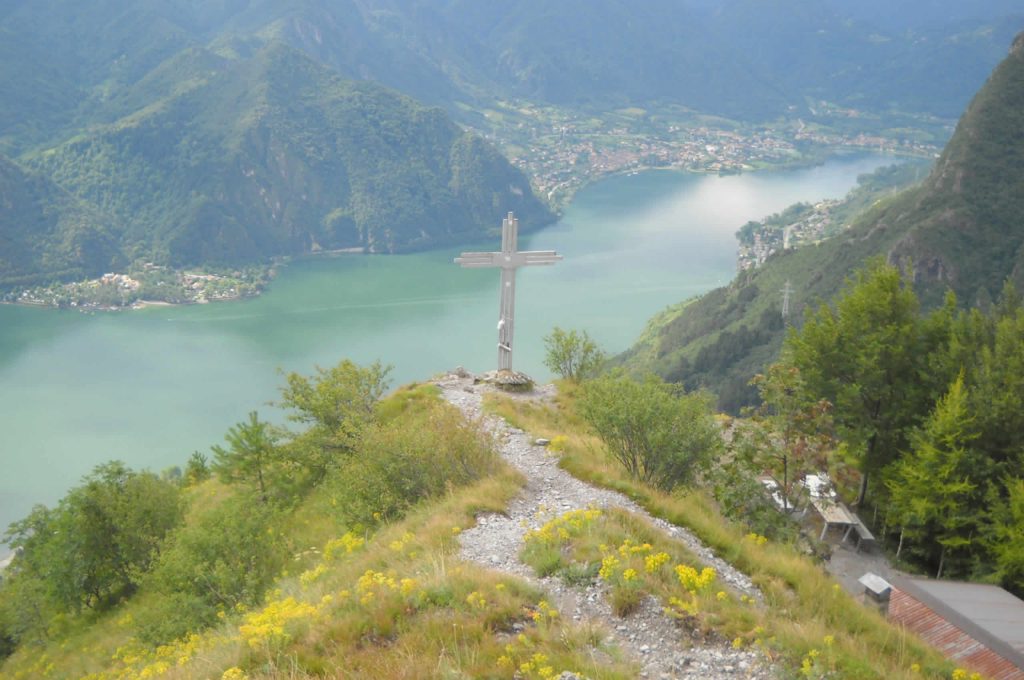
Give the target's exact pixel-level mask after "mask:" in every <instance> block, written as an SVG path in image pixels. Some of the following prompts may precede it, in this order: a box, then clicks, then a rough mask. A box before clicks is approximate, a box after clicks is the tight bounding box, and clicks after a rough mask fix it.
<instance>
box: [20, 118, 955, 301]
mask: <svg viewBox="0 0 1024 680" xmlns="http://www.w3.org/2000/svg"><path fill="white" fill-rule="evenodd" d="M509 110H514V112H515V116H509V115H508V112H509ZM840 113H841V114H842V115H844V116H847V117H856V112H851V111H848V110H842V111H840ZM494 117H495V119H494V120H492V123H493V125H492V127H491V128H490V129H489V130H477V132H479V133H480V134H483V135H484V136H485V137H487V138H488V139H490V140H491V141H492V142H493V143H495V144H497V145H498V146H499V147H500V148H502V150H503V151H504V152H505V153H506V155H508V157H509V159H510V160H511V162H512V163H513V164H514V165H515V166H517V167H518V168H520V169H521V170H522V171H523V172H524V174H526V176H527V177H529V178H530V181H531V183H532V185H533V188H534V190H535V191H536V192H537V194H538V195H539V196H540V197H541V198H542V199H543V200H545V201H547V202H548V204H550V205H551V206H552V207H553V208H554V209H556V210H558V209H560V208H562V207H564V206H565V205H566V204H567V203H568V202H569V201H570V200H571V198H572V196H573V195H574V194H575V192H576V191H577V190H579V189H580V188H581V187H583V186H585V185H587V184H589V183H592V182H595V181H597V180H599V179H601V178H603V177H607V176H611V175H615V174H622V173H630V174H636V173H639V172H640V171H641V170H648V169H656V168H661V169H674V170H678V171H685V172H698V173H717V174H720V175H727V174H738V173H741V172H744V171H751V170H758V169H765V168H781V167H789V166H796V165H807V164H813V163H816V162H819V161H820V160H823V159H824V158H826V157H828V155H830V154H832V153H835V152H836V151H837V150H853V151H871V152H878V153H888V154H892V155H894V156H900V157H904V158H907V157H909V158H918V159H931V158H933V157H935V155H936V154H937V153H938V147H937V146H935V145H934V144H931V143H927V142H922V141H918V140H915V139H911V138H897V137H890V136H885V135H880V134H867V133H864V132H857V133H851V134H842V133H839V132H835V131H831V130H829V129H827V128H822V127H821V126H819V125H809V124H807V123H805V122H804V121H802V120H796V121H790V122H788V123H779V124H778V125H776V126H761V127H756V128H752V127H749V126H738V125H735V124H732V123H730V122H729V121H723V120H719V119H714V120H713V121H703V122H702V123H701V124H693V122H692V121H691V122H690V123H686V122H670V121H673V120H675V121H679V120H680V119H679V118H675V117H673V116H665V115H651V114H649V113H648V112H647V111H645V110H643V109H639V108H630V109H623V110H620V111H617V112H611V113H609V114H607V115H602V116H590V115H587V114H584V113H578V112H571V111H565V110H560V109H552V108H550V107H544V108H541V107H537V106H534V105H529V104H520V105H517V108H514V109H508V110H506V111H504V113H503V114H495V116H494ZM841 205H843V201H839V200H826V201H821V202H819V203H816V204H814V205H806V204H798V205H797V206H793V207H792V208H791V209H789V210H787V211H785V212H784V213H783V217H781V218H780V216H779V215H773V216H771V217H769V218H765V219H764V220H762V221H760V222H750V223H748V225H745V226H744V227H741V228H740V230H739V231H738V232H737V237H738V239H739V248H738V253H737V267H738V269H740V270H743V269H748V268H750V267H755V266H758V265H760V264H762V263H763V262H764V261H765V260H766V259H767V258H768V257H769V256H770V255H771V254H773V253H775V252H778V251H779V250H782V249H786V248H790V247H797V246H799V245H803V244H805V243H813V242H815V241H818V240H820V239H822V238H824V237H826V236H828V235H830V234H831V233H832V231H834V229H833V230H832V231H830V225H832V223H833V222H834V219H833V214H832V213H833V211H834V210H835V209H836V207H837V206H841ZM797 208H798V209H799V210H798V211H797V213H793V214H791V213H790V211H791V210H794V209H797ZM780 219H781V222H780ZM752 225H753V226H752ZM273 275H274V268H273V265H271V264H264V265H255V266H250V267H247V268H244V269H233V270H226V271H212V270H202V271H197V270H174V269H171V268H169V267H164V266H160V265H156V264H154V263H152V262H147V263H143V264H140V265H134V266H133V267H131V268H130V270H129V271H127V272H108V273H106V274H104V275H103V276H101V277H99V278H96V279H90V280H87V281H79V282H73V283H64V284H59V283H55V284H52V285H49V286H37V287H33V288H27V289H20V290H12V291H8V292H6V293H5V294H3V295H0V303H7V304H22V305H32V306H46V307H60V308H71V309H77V310H80V311H85V312H93V311H116V310H123V309H138V308H141V307H145V306H147V305H154V304H205V303H209V302H223V301H230V300H238V299H243V298H248V297H254V296H257V295H259V294H260V293H261V292H262V290H263V289H264V287H265V286H266V284H267V283H268V282H269V281H270V279H271V278H272V277H273Z"/></svg>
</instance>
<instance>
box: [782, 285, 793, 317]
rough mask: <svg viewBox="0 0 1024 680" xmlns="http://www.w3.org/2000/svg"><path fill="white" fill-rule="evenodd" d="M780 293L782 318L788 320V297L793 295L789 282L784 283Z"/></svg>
mask: <svg viewBox="0 0 1024 680" xmlns="http://www.w3.org/2000/svg"><path fill="white" fill-rule="evenodd" d="M779 292H780V293H782V318H783V319H788V318H789V296H790V295H792V293H793V287H792V286H790V285H789V281H788V280H787V281H786V285H785V286H784V287H783V288H782V290H780V291H779Z"/></svg>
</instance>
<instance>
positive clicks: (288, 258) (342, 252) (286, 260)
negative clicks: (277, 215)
mask: <svg viewBox="0 0 1024 680" xmlns="http://www.w3.org/2000/svg"><path fill="white" fill-rule="evenodd" d="M861 154H868V155H870V154H874V155H885V156H891V157H892V158H894V159H899V158H904V159H910V158H920V157H921V156H920V155H918V154H912V153H906V152H901V151H898V150H886V151H885V152H884V153H879V152H878V151H871V150H867V149H860V148H850V147H845V146H838V147H833V148H830V149H829V150H828V151H827V152H826V153H819V154H813V155H804V156H803V157H801V158H798V159H793V160H792V161H789V162H786V163H775V164H766V165H751V166H743V167H742V168H737V169H734V170H733V169H730V170H728V171H723V170H711V169H697V168H685V167H680V166H647V165H642V166H636V167H628V168H619V169H616V170H610V171H606V172H602V173H600V174H598V175H595V176H591V177H588V178H586V180H585V181H583V182H581V183H580V184H579V185H578V186H575V187H573V189H572V191H571V192H570V193H568V194H567V195H566V196H564V197H560V198H561V199H562V200H559V201H558V202H557V203H554V204H551V203H549V207H550V208H551V210H552V211H553V213H554V214H555V215H556V217H559V218H560V217H561V216H562V214H563V209H564V208H565V207H566V206H567V205H568V204H569V203H571V202H572V200H573V198H574V197H575V195H576V194H577V193H578V192H579V191H581V190H583V189H585V188H587V187H589V186H591V185H594V184H597V183H599V182H601V181H604V180H608V179H613V178H616V177H629V176H634V175H639V174H641V173H649V172H655V171H657V172H672V173H678V174H682V175H698V176H703V175H718V176H720V177H725V176H729V175H742V174H744V173H747V172H753V173H757V172H765V171H767V172H785V171H793V170H799V169H803V168H810V167H815V166H818V165H822V164H823V163H826V162H828V161H829V160H830V159H833V158H836V157H842V156H851V155H861ZM556 221H557V220H556ZM541 228H543V227H541ZM428 250H429V249H428ZM373 254H380V253H373V252H368V251H367V250H366V248H364V247H362V246H355V247H350V248H335V249H330V250H318V251H315V252H309V253H301V254H297V255H283V256H277V257H275V258H272V259H271V260H270V261H269V262H268V263H266V264H264V265H259V266H266V267H267V282H266V283H267V286H269V284H270V282H271V281H272V280H273V279H274V278H276V274H277V268H278V267H280V266H287V265H288V264H290V263H291V262H297V261H304V260H317V259H322V258H330V259H333V258H339V257H346V256H352V255H373ZM176 273H177V274H179V275H182V274H187V273H189V270H184V269H183V270H180V271H177V272H176ZM89 282H90V281H86V282H73V283H72V284H66V285H83V284H85V283H89ZM264 289H265V288H264V287H260V288H258V289H257V290H255V291H254V292H252V293H249V294H246V295H232V296H227V297H205V296H202V295H201V296H200V297H199V298H197V299H195V300H187V301H182V302H168V301H166V300H145V299H139V300H135V301H133V302H131V303H130V304H125V305H100V304H92V303H89V302H84V303H82V302H78V301H75V302H73V303H71V304H53V303H49V302H46V301H43V300H38V299H32V300H18V299H15V300H0V305H12V306H19V307H38V308H44V309H70V310H74V311H77V312H81V313H83V314H95V313H96V312H125V311H132V310H141V309H146V308H149V307H185V306H190V305H202V304H210V303H220V302H238V301H242V300H247V299H250V298H256V297H259V296H260V295H262V294H263V291H264Z"/></svg>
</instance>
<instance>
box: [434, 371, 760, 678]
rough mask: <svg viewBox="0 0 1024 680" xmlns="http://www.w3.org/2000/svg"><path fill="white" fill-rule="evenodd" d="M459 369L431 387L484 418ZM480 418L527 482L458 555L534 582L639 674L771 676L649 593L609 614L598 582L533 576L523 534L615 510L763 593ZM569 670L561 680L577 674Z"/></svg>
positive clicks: (537, 395)
mask: <svg viewBox="0 0 1024 680" xmlns="http://www.w3.org/2000/svg"><path fill="white" fill-rule="evenodd" d="M459 373H461V375H460V374H459ZM459 373H451V374H448V375H446V376H444V377H443V378H441V379H440V380H438V381H436V384H437V385H438V386H439V387H440V388H441V390H442V392H443V395H444V398H445V399H447V400H448V401H449V402H450V403H452V404H454V405H455V406H457V407H458V408H459V409H460V410H461V411H462V412H463V414H465V415H466V417H468V418H469V419H471V420H478V419H481V418H483V414H482V410H481V403H482V396H481V394H482V393H483V392H486V391H487V390H490V389H494V388H492V387H490V386H488V385H486V384H482V383H481V384H477V386H476V388H475V389H471V391H467V388H471V385H472V384H473V378H472V376H469V375H467V374H466V373H465V371H460V372H459ZM512 396H513V397H514V398H518V399H536V400H542V401H548V400H550V399H552V398H553V396H554V386H553V385H545V386H543V387H540V388H538V389H536V390H534V391H533V392H529V393H522V394H515V395H512ZM482 422H483V427H484V428H485V429H486V430H487V431H488V432H490V433H491V435H492V436H494V437H495V440H496V442H497V445H498V449H499V451H500V452H501V454H502V456H503V457H504V458H505V460H506V461H507V462H508V463H509V464H511V465H512V466H513V467H515V468H516V469H517V470H519V471H520V472H521V473H522V474H523V475H524V476H525V477H526V480H527V483H526V487H525V489H524V490H523V492H522V493H521V494H520V495H519V496H518V497H516V498H515V499H514V500H513V501H512V502H511V503H510V504H509V507H508V510H507V512H506V513H505V514H492V513H488V514H481V515H479V516H478V517H477V524H476V526H474V527H472V528H470V529H467V530H465V531H463V532H462V533H461V534H460V542H461V556H462V557H463V558H464V559H466V560H470V561H473V562H476V563H478V564H481V565H483V566H485V567H487V568H490V569H497V570H500V571H503V572H505V573H508V574H513V575H515V576H518V577H520V578H524V579H526V580H528V581H530V582H532V583H535V584H537V585H539V586H540V587H541V588H543V589H544V590H545V591H546V592H548V593H549V595H550V600H551V602H552V603H553V604H554V605H555V606H556V607H557V608H558V610H559V611H560V612H561V613H562V615H563V616H571V617H572V618H573V620H574V621H576V622H583V621H591V622H596V623H599V624H602V625H603V626H604V627H605V628H606V629H607V630H608V631H609V635H608V640H609V642H612V643H614V644H616V645H618V646H619V647H620V648H621V649H623V650H624V651H625V652H626V653H627V654H629V655H630V656H631V657H632V658H633V659H634V660H635V661H636V663H637V664H638V665H639V667H640V669H641V672H640V677H643V678H659V679H660V678H706V679H709V680H719V679H723V680H724V679H729V678H759V679H760V678H770V677H773V675H774V674H773V673H772V672H771V668H770V667H768V666H767V664H766V660H765V658H764V657H763V656H762V655H760V654H758V653H757V652H754V651H752V650H749V649H740V650H737V649H733V648H732V646H731V645H730V644H728V643H727V642H724V641H720V640H703V639H701V640H694V639H692V637H691V635H690V633H689V631H687V630H685V629H684V628H682V627H680V626H679V625H678V624H677V622H676V621H675V620H674V619H671V618H669V617H668V616H666V615H665V614H664V613H663V611H662V607H661V605H660V604H659V603H658V602H657V600H656V599H655V598H653V597H649V598H647V599H646V600H645V601H644V602H643V603H641V606H640V607H639V608H638V610H637V611H635V612H633V613H632V614H630V615H629V616H627V617H625V618H621V619H620V618H618V617H616V616H615V615H614V614H613V613H612V610H611V605H610V604H609V603H608V600H607V598H606V597H605V595H606V592H605V591H606V587H605V585H604V584H603V583H600V582H595V583H591V584H589V585H586V586H583V587H579V588H575V587H571V586H568V585H567V584H565V583H563V582H562V581H561V579H558V578H545V579H538V578H537V577H536V576H535V575H534V573H533V570H532V569H531V568H530V567H529V566H527V565H526V564H524V563H522V562H521V561H520V560H519V551H520V549H521V548H522V546H523V535H524V534H525V533H526V531H527V530H530V529H537V528H539V527H540V526H541V525H542V524H544V523H545V522H547V521H548V520H550V519H552V518H554V517H557V516H559V515H561V514H563V513H565V512H567V511H569V510H574V509H582V508H587V507H591V506H593V507H599V508H611V507H620V508H623V509H625V510H628V511H629V512H633V513H636V514H638V515H640V516H642V517H645V518H646V519H647V520H649V521H650V522H651V523H653V524H654V525H655V526H657V527H658V528H660V529H661V530H662V531H664V532H665V533H666V534H668V535H669V536H671V537H672V538H674V539H676V540H679V541H682V542H683V543H684V544H686V545H687V547H689V548H690V550H692V551H693V552H694V553H695V554H697V555H698V556H700V558H701V560H703V561H704V563H705V564H707V565H709V566H712V567H714V568H715V570H716V571H717V572H718V577H719V579H720V580H722V581H724V582H726V583H728V584H729V585H730V586H731V587H732V588H733V589H735V590H737V591H739V592H740V593H744V594H746V595H748V596H750V597H754V598H756V599H757V600H759V601H760V600H761V599H762V598H761V593H760V592H759V591H758V590H757V588H756V587H755V586H754V585H753V583H751V581H750V579H749V578H748V577H747V576H746V575H745V574H743V573H742V572H740V571H738V570H737V569H736V568H734V567H733V566H732V565H730V564H729V563H728V562H725V561H724V560H722V559H720V558H718V557H717V556H716V555H715V554H714V552H713V551H712V550H710V549H709V548H708V547H707V546H705V545H703V544H702V543H701V542H700V541H699V540H698V539H697V538H696V537H695V536H694V535H693V534H691V533H690V532H689V531H688V530H686V529H684V528H682V527H678V526H675V525H673V524H670V523H669V522H666V521H664V520H662V519H658V518H655V517H651V516H650V515H649V514H648V513H647V512H646V511H645V510H644V509H643V508H641V507H640V506H639V505H637V504H636V503H634V502H633V501H632V500H630V499H628V498H627V497H625V496H623V495H622V494H619V493H616V492H614V491H609V490H606V489H600V488H597V487H594V486H591V485H589V484H586V483H585V482H582V481H580V480H578V479H576V478H575V477H573V476H572V475H570V474H569V473H567V472H565V471H564V470H562V469H561V468H559V467H558V457H557V455H556V454H554V453H553V452H551V451H549V450H548V449H547V448H545V447H544V446H542V445H538V444H537V442H536V441H534V440H533V439H532V438H531V437H530V436H529V435H528V434H526V433H525V432H523V431H522V430H519V429H517V428H514V427H511V426H509V425H508V424H507V423H506V422H505V421H504V420H502V419H501V418H497V417H494V416H487V417H486V418H483V421H482ZM565 675H566V674H563V677H565ZM567 675H568V677H566V680H568V678H570V677H575V676H573V675H572V674H567Z"/></svg>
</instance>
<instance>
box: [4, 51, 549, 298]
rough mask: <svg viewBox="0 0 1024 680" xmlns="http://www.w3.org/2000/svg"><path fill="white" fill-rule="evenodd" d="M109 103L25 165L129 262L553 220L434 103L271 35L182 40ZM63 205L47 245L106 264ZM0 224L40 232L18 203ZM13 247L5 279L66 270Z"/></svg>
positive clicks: (396, 245)
mask: <svg viewBox="0 0 1024 680" xmlns="http://www.w3.org/2000/svg"><path fill="white" fill-rule="evenodd" d="M245 48H246V44H244V43H239V44H236V45H234V46H233V52H234V55H239V54H240V53H242V51H243V50H245ZM223 51H226V50H223ZM107 107H108V110H111V111H113V110H121V111H124V112H128V113H125V115H123V116H120V117H118V118H117V119H116V120H114V121H113V122H111V123H109V124H104V125H94V126H91V127H90V128H89V129H88V130H87V131H86V132H83V133H82V134H79V135H76V136H75V137H73V138H71V139H70V140H68V141H66V142H64V143H61V144H58V145H56V146H53V147H51V148H45V149H43V150H40V151H37V152H34V153H31V154H27V155H25V156H24V162H25V164H27V165H28V166H29V167H30V168H31V169H32V170H33V171H34V172H35V173H37V174H38V175H40V176H43V177H47V178H50V179H51V180H52V182H53V183H54V184H56V185H57V186H59V187H60V188H61V189H63V190H64V191H65V192H66V194H67V197H66V198H65V203H74V204H76V205H82V206H85V208H84V209H86V210H87V211H88V212H89V214H92V215H95V216H101V217H97V219H98V220H99V221H100V222H101V223H102V224H104V225H105V227H106V229H107V232H108V233H110V234H111V235H112V236H113V237H114V238H115V239H116V243H117V244H118V248H117V250H116V252H115V254H116V255H117V256H118V257H119V258H120V259H121V260H125V261H129V262H131V261H138V260H152V261H156V262H159V263H165V264H171V265H174V266H186V265H194V264H200V263H224V264H234V263H244V262H251V261H255V260H259V259H264V258H267V257H269V256H274V255H287V254H298V253H306V252H315V251H318V250H330V249H338V248H359V249H362V250H365V251H368V252H397V251H404V250H410V249H416V248H424V247H429V246H433V245H437V244H441V243H447V242H453V241H466V240H471V239H473V238H479V237H480V236H481V235H483V234H484V233H486V230H487V229H490V228H493V227H494V226H495V225H497V224H500V220H501V217H502V216H503V215H504V214H505V212H507V211H508V210H514V211H516V213H517V214H519V215H520V216H521V219H522V220H523V223H524V225H525V226H526V227H527V228H529V227H536V226H539V225H541V224H543V223H544V222H546V221H548V220H550V217H551V216H550V213H549V212H548V211H547V209H546V208H544V207H543V206H542V205H541V204H540V203H539V202H538V201H537V200H536V198H535V197H534V196H533V193H532V191H531V190H530V186H529V183H528V182H527V180H526V179H525V178H524V177H523V175H522V174H521V173H520V172H519V171H517V170H515V169H514V168H512V166H510V165H509V164H508V163H507V161H505V159H504V158H503V157H501V156H500V154H499V153H498V152H497V151H496V150H495V149H493V148H492V147H491V146H490V145H489V144H487V143H485V142H483V141H482V140H480V139H478V138H475V137H473V136H472V135H470V134H469V133H466V132H463V131H462V130H461V129H460V128H458V127H457V126H456V125H455V124H454V123H453V122H451V120H449V119H448V117H447V116H446V115H445V114H444V113H443V112H442V111H441V110H439V109H431V108H425V107H423V106H421V105H419V104H416V103H415V102H413V101H412V100H410V99H408V98H407V97H404V96H402V95H399V94H398V93H395V92H393V91H389V90H386V89H385V88H383V87H381V86H379V85H375V84H372V83H368V82H359V83H357V82H353V81H347V80H343V79H342V78H340V77H339V76H337V75H336V74H335V73H333V72H331V71H330V70H329V69H327V68H326V67H324V66H321V65H319V64H317V63H316V62H314V61H312V60H310V59H308V58H307V57H305V56H303V55H302V54H301V53H299V52H297V51H295V50H293V49H291V48H288V47H285V46H283V45H280V44H271V45H268V46H266V47H259V48H258V49H255V50H253V51H252V52H251V54H245V56H231V57H225V56H221V55H219V54H216V53H214V52H212V51H210V50H207V49H205V48H190V49H188V50H186V51H185V52H183V53H181V54H178V55H176V56H175V57H172V59H171V60H169V61H168V62H165V63H163V64H162V65H161V66H159V67H158V68H156V69H154V70H153V71H152V72H150V73H149V74H147V76H146V77H144V78H142V79H140V80H139V81H138V82H136V83H134V84H132V85H131V86H129V87H126V88H124V89H122V90H120V91H119V92H118V95H117V96H116V97H112V98H111V100H110V101H109V102H108V105H107ZM12 190H13V187H12ZM16 200H22V201H24V200H27V199H26V198H24V197H22V198H20V199H16ZM62 205H63V204H52V205H48V206H47V207H46V210H47V211H48V212H49V213H52V214H54V215H57V216H61V217H60V219H58V221H57V223H56V224H55V225H54V226H53V227H52V229H51V230H52V231H53V232H54V234H55V235H54V237H53V238H51V239H49V242H50V244H51V245H52V246H53V247H56V249H57V250H56V253H57V254H56V255H55V257H58V258H64V259H69V258H70V259H71V260H73V261H74V264H75V266H77V268H78V269H77V270H76V275H79V276H80V275H81V273H82V272H85V273H86V274H95V273H97V272H99V271H100V270H103V269H104V268H109V267H110V261H111V258H110V257H106V258H97V257H95V256H91V255H90V256H89V257H83V256H80V255H79V254H77V253H76V252H71V251H70V250H68V248H69V247H70V246H68V245H67V244H68V243H69V241H68V239H69V238H70V236H68V234H67V233H66V231H67V228H66V227H65V226H62V225H63V224H64V222H65V221H68V220H71V221H75V222H76V223H77V222H80V221H81V220H73V219H72V218H71V217H63V209H62V207H61V206H62ZM5 217H6V216H5ZM3 226H4V227H5V228H6V231H8V232H9V233H10V237H11V238H17V239H21V240H23V241H25V242H29V241H31V240H32V238H33V237H32V236H31V234H32V233H35V232H34V231H33V227H32V223H30V222H25V221H16V220H15V219H14V216H13V215H12V216H11V219H10V221H8V220H7V219H4V220H3ZM47 252H51V253H52V252H53V249H52V248H50V247H48V249H47ZM76 258H77V259H76ZM12 260H14V261H16V262H12V263H11V264H8V265H6V266H5V267H3V268H0V284H6V285H11V284H14V283H16V282H17V281H20V280H22V279H24V277H25V276H26V275H27V274H28V273H32V274H35V275H37V276H38V277H44V276H45V277H50V278H54V277H58V278H65V277H66V275H65V274H64V273H62V272H64V271H65V270H66V268H65V269H62V270H58V269H56V268H54V267H52V266H49V260H45V259H40V258H36V259H35V260H33V261H32V262H33V264H27V263H24V262H22V261H21V258H19V257H17V256H16V255H15V256H12ZM14 264H17V265H18V266H19V267H21V269H22V270H24V271H23V272H22V273H20V274H17V273H16V270H15V269H14Z"/></svg>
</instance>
